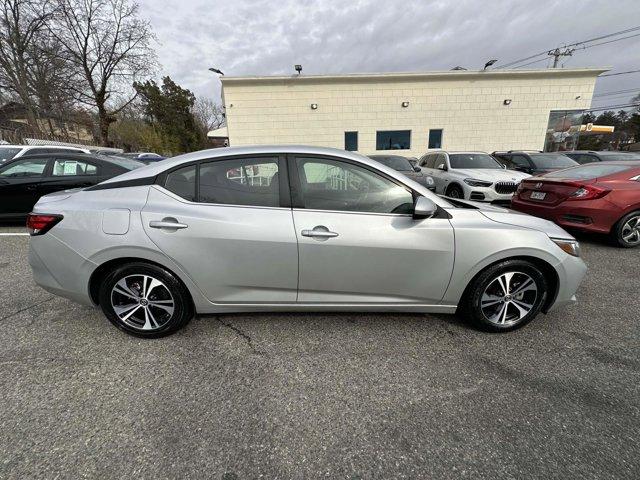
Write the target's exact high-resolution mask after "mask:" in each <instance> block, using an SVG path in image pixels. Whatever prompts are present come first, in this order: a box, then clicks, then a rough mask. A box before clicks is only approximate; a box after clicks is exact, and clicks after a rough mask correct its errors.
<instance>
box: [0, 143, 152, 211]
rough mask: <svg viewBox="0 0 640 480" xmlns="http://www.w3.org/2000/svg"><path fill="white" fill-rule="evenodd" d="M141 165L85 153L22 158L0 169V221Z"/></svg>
mask: <svg viewBox="0 0 640 480" xmlns="http://www.w3.org/2000/svg"><path fill="white" fill-rule="evenodd" d="M144 166H145V165H144V163H142V162H138V161H136V160H129V159H126V158H122V159H120V158H117V159H116V158H112V157H104V156H101V155H89V154H86V153H64V152H62V153H49V154H40V155H25V156H23V157H20V158H17V159H15V160H10V161H8V162H6V163H5V164H3V165H2V166H0V219H2V220H14V219H21V218H24V217H26V215H27V214H28V213H29V212H31V210H32V209H33V206H34V205H35V204H36V202H37V201H38V199H39V198H40V197H41V196H43V195H46V194H48V193H52V192H57V191H60V190H68V189H71V188H78V187H81V188H82V187H89V186H91V185H95V184H97V183H100V182H102V181H104V180H107V179H109V178H112V177H115V176H117V175H121V174H123V173H125V172H128V171H130V170H134V169H136V168H139V167H144Z"/></svg>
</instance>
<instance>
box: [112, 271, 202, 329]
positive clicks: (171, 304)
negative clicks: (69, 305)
mask: <svg viewBox="0 0 640 480" xmlns="http://www.w3.org/2000/svg"><path fill="white" fill-rule="evenodd" d="M145 277H146V279H145ZM148 278H151V279H155V280H156V282H155V283H154V282H152V281H149V280H147V279H148ZM123 279H124V280H123ZM121 281H123V282H124V285H125V286H126V287H127V289H126V291H125V290H124V289H122V288H121V287H119V288H118V289H117V291H115V292H114V287H115V286H116V284H117V283H118V282H121ZM158 282H159V283H160V285H158ZM143 283H144V284H145V286H142V285H143ZM120 285H122V283H121V284H120ZM147 288H148V291H147V292H146V295H144V293H143V290H145V289H147ZM123 291H125V293H124V294H123V293H120V292H123ZM127 292H128V293H127ZM130 294H134V295H135V296H138V300H136V299H134V296H133V295H130ZM143 298H144V300H143ZM99 299H100V307H101V308H102V311H103V312H104V314H105V316H106V317H107V318H108V319H109V321H110V322H111V323H113V324H114V325H115V326H116V327H118V328H119V329H120V330H123V331H125V332H127V333H128V334H130V335H133V336H136V337H141V338H159V337H164V336H167V335H171V334H172V333H174V332H176V331H177V330H179V329H181V328H182V327H184V326H185V325H186V324H187V323H189V320H191V318H192V317H193V312H194V309H193V303H192V301H191V296H190V295H189V292H188V290H187V289H186V288H185V287H184V285H183V284H182V283H181V282H180V281H179V280H178V279H177V278H176V276H175V275H173V274H172V273H171V272H169V271H167V270H165V269H164V268H161V267H158V266H156V265H152V264H149V263H142V262H136V263H128V264H126V265H121V266H119V267H117V268H115V269H114V270H113V271H112V272H110V273H109V274H108V275H107V276H106V277H105V279H104V281H103V282H102V285H101V286H100V294H99ZM145 300H146V303H144V304H143V303H142V302H143V301H145ZM136 301H138V303H139V306H137V307H135V304H136ZM127 302H131V304H130V305H129V304H128V303H127ZM114 304H115V307H116V308H118V307H120V308H121V309H122V311H120V315H122V316H127V314H129V313H132V310H135V311H134V312H133V313H132V315H131V316H129V318H127V319H126V320H123V318H121V317H120V316H119V315H118V313H116V310H115V308H114ZM157 305H160V306H157ZM128 306H131V309H130V310H127V307H128ZM170 309H171V312H170V313H169V310H170ZM149 313H150V315H149ZM150 319H153V321H151V320H150ZM145 328H146V329H145Z"/></svg>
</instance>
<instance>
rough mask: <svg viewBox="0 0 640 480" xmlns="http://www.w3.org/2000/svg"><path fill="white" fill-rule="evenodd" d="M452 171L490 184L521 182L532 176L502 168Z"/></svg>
mask: <svg viewBox="0 0 640 480" xmlns="http://www.w3.org/2000/svg"><path fill="white" fill-rule="evenodd" d="M450 171H451V173H455V174H456V175H460V176H461V177H464V178H475V179H477V180H486V181H488V182H520V180H522V179H523V178H528V177H530V176H531V175H529V174H527V173H523V172H518V171H515V170H504V169H502V168H460V169H457V168H456V169H451V170H450Z"/></svg>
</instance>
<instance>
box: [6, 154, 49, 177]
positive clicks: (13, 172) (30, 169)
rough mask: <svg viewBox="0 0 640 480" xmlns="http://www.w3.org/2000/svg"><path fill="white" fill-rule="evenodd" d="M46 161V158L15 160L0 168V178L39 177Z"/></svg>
mask: <svg viewBox="0 0 640 480" xmlns="http://www.w3.org/2000/svg"><path fill="white" fill-rule="evenodd" d="M48 161H49V159H47V158H34V159H25V160H16V161H15V162H12V163H10V164H9V165H5V166H4V167H2V168H0V177H5V178H7V177H9V178H13V177H41V176H42V174H43V173H44V169H45V167H46V166H47V162H48Z"/></svg>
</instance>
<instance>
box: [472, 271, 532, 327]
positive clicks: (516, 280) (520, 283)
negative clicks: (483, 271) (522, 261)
mask: <svg viewBox="0 0 640 480" xmlns="http://www.w3.org/2000/svg"><path fill="white" fill-rule="evenodd" d="M537 298H538V286H537V285H536V282H535V281H534V280H533V278H531V277H530V276H529V275H527V274H526V273H523V272H506V273H501V274H500V275H498V276H497V277H496V278H494V279H493V280H492V281H491V282H489V285H487V288H485V290H484V292H483V294H482V298H481V300H480V309H481V310H482V314H483V315H484V317H485V318H486V319H487V320H488V321H489V322H491V323H493V324H495V325H500V326H509V325H514V324H516V323H518V322H520V321H521V320H522V319H523V318H524V317H526V316H527V315H528V314H529V312H531V310H533V307H534V305H535V303H536V299H537Z"/></svg>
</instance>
